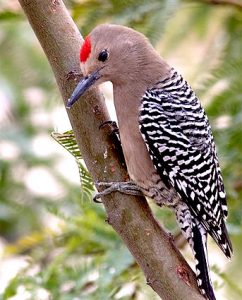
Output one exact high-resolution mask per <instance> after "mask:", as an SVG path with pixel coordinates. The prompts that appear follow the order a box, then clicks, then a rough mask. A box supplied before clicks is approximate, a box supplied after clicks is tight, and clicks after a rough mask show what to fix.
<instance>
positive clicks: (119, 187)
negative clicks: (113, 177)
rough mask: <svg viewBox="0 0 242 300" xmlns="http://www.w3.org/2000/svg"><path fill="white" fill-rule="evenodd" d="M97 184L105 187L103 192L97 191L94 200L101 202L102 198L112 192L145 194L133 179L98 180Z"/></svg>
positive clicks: (134, 194) (135, 194)
mask: <svg viewBox="0 0 242 300" xmlns="http://www.w3.org/2000/svg"><path fill="white" fill-rule="evenodd" d="M95 185H96V186H97V187H98V188H99V187H100V188H104V190H103V191H102V192H99V193H97V194H96V195H95V196H94V198H93V201H94V202H96V203H101V202H102V201H100V198H101V197H102V196H105V195H108V194H110V193H112V192H120V193H123V194H128V195H133V196H143V193H142V191H141V189H140V188H139V187H138V186H137V185H136V184H135V183H134V182H132V181H127V182H96V183H95Z"/></svg>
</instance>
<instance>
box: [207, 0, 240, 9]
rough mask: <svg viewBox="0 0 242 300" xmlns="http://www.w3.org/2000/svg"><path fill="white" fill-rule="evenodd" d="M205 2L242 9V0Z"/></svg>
mask: <svg viewBox="0 0 242 300" xmlns="http://www.w3.org/2000/svg"><path fill="white" fill-rule="evenodd" d="M204 2H206V3H208V4H212V5H226V6H231V7H232V6H233V7H236V8H239V9H242V1H236V0H205V1H204Z"/></svg>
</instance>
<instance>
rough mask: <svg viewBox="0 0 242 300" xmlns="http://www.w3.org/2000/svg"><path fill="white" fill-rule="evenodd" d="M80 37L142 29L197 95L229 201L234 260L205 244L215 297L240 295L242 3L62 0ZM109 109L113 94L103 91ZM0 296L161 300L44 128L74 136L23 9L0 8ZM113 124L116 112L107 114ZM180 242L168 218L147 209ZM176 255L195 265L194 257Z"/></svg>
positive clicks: (3, 4) (12, 4)
mask: <svg viewBox="0 0 242 300" xmlns="http://www.w3.org/2000/svg"><path fill="white" fill-rule="evenodd" d="M65 4H66V5H67V7H68V9H69V11H70V14H71V15H72V17H73V18H74V20H75V22H76V24H77V26H78V27H79V29H80V31H81V33H82V34H83V35H84V36H85V35H86V34H87V33H88V32H89V31H90V30H91V29H92V28H93V27H94V26H95V25H97V24H99V23H103V22H113V23H117V24H123V25H127V26H130V27H132V28H134V29H136V30H139V31H141V32H143V33H144V34H145V35H146V36H148V37H149V39H150V40H151V42H152V44H153V45H154V46H155V47H156V49H157V50H158V51H159V53H161V55H162V56H163V57H164V58H165V59H166V60H167V61H168V62H169V63H170V64H171V65H172V66H174V67H175V68H176V69H177V70H178V71H179V72H180V73H182V74H183V75H184V77H185V78H186V79H187V80H188V81H189V83H190V85H191V86H192V87H193V89H195V91H196V92H197V94H198V95H199V97H200V99H201V101H202V103H203V105H204V106H205V110H206V112H207V114H208V116H209V119H210V122H211V125H212V128H213V132H214V136H215V142H216V145H217V150H218V154H219V158H220V164H221V167H222V173H223V177H224V181H225V186H226V190H227V195H228V205H229V218H228V230H229V233H230V236H231V238H232V242H233V245H234V256H233V259H232V261H231V262H228V261H227V260H226V258H224V257H223V254H222V253H221V251H220V250H219V249H218V248H217V246H216V245H215V243H214V242H212V241H210V242H209V258H210V264H211V269H212V279H213V282H214V285H215V289H216V293H217V295H218V299H220V300H237V299H238V300H239V299H242V276H241V275H242V271H241V270H242V263H241V261H242V251H241V250H242V246H241V245H242V197H241V196H242V130H241V129H242V83H241V78H242V1H240V0H206V1H185V0H184V1H180V0H149V1H142V0H126V1H116V0H89V1H88V0H79V1H78V0H66V1H65ZM103 91H104V93H105V95H106V97H107V104H108V106H109V107H110V110H111V111H112V112H113V107H112V102H111V98H112V88H111V86H110V85H109V84H107V85H105V86H104V87H103ZM0 105H1V109H0V299H11V300H29V299H31V300H32V299H37V300H47V299H54V300H56V299H60V300H69V299H71V300H78V299H83V300H99V299H122V300H124V299H135V300H136V299H138V300H142V299H158V297H157V296H156V295H155V293H154V292H153V291H152V290H151V289H150V288H149V287H148V286H146V283H145V280H144V278H143V275H142V273H141V272H140V270H139V268H138V266H137V265H136V263H135V262H134V260H133V258H132V257H131V255H130V254H129V252H128V251H127V250H126V248H125V247H124V246H123V244H122V242H121V241H120V239H119V238H118V236H117V235H116V234H115V232H114V231H113V230H112V229H111V227H110V226H109V225H107V224H106V223H105V212H104V209H103V207H102V205H98V204H94V203H93V202H92V197H91V194H92V191H93V188H92V186H91V185H90V182H89V185H88V184H86V185H85V189H89V192H86V191H85V190H83V188H82V187H81V186H80V178H79V173H78V167H77V165H76V162H75V159H74V158H73V157H72V156H71V155H70V154H69V153H68V152H67V151H66V150H65V149H64V148H63V147H61V146H60V145H59V144H58V143H57V142H56V141H55V140H54V139H53V138H52V137H51V132H53V131H55V132H65V131H66V130H69V129H70V124H69V122H68V120H67V117H66V113H65V109H64V107H63V104H62V100H61V97H60V94H59V92H58V89H57V86H56V83H55V80H54V76H53V74H52V71H51V69H50V67H49V65H48V62H47V59H46V57H45V55H44V53H43V51H42V49H41V47H40V45H39V43H38V41H37V39H36V37H35V35H34V34H33V32H32V30H31V28H30V25H29V24H28V22H27V21H26V18H25V16H24V14H23V12H22V10H21V8H20V6H19V4H18V1H16V0H12V1H7V0H0ZM113 118H115V116H113ZM150 204H151V206H152V209H153V211H154V213H155V214H156V216H157V217H158V218H159V220H160V222H161V223H162V224H164V225H165V226H166V228H167V229H168V230H169V231H170V232H172V233H173V234H175V235H177V234H178V229H177V225H176V222H175V219H174V216H173V214H172V213H171V212H170V211H169V210H167V209H159V208H157V207H155V205H153V204H152V203H150ZM180 246H181V251H182V252H183V254H184V255H185V257H186V258H187V260H188V261H189V263H190V264H191V266H193V263H194V262H193V259H192V254H191V251H190V249H189V248H188V247H187V246H186V245H185V244H184V243H181V245H180Z"/></svg>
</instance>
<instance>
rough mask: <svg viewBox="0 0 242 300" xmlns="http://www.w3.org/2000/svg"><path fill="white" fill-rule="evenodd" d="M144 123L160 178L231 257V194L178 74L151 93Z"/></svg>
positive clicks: (202, 117)
mask: <svg viewBox="0 0 242 300" xmlns="http://www.w3.org/2000/svg"><path fill="white" fill-rule="evenodd" d="M139 124H140V131H141V133H142V136H143V139H144V141H145V143H146V145H147V148H148V150H149V153H150V156H151V159H152V161H153V163H154V166H155V168H156V170H157V172H158V174H159V175H160V176H161V177H162V179H163V180H164V181H165V182H167V184H171V185H172V186H173V187H174V188H175V189H176V191H177V192H178V194H179V195H180V196H181V199H182V201H184V202H185V203H186V204H187V205H188V207H189V209H190V210H191V212H192V214H193V216H194V218H195V219H197V220H198V221H199V222H201V223H202V225H203V226H204V228H205V229H206V231H207V232H208V233H209V234H210V235H211V236H212V237H213V239H214V240H215V241H216V243H217V244H218V245H219V247H220V248H221V249H222V251H223V252H224V253H225V255H226V256H227V257H230V256H231V252H232V245H231V242H230V240H229V237H228V234H227V230H226V227H225V223H224V219H225V218H226V216H227V204H226V196H225V191H224V186H223V181H222V176H221V172H220V168H219V163H218V159H217V155H216V151H215V145H214V141H213V137H212V133H211V128H210V125H209V122H208V119H207V116H206V114H205V112H204V110H203V109H202V107H201V105H200V102H199V100H198V98H197V97H196V95H195V93H194V92H193V91H192V90H191V88H190V87H189V86H188V84H187V83H186V81H184V79H183V78H182V77H181V76H180V75H178V74H177V73H176V72H175V71H174V72H173V75H172V76H171V77H170V78H168V79H167V80H164V81H162V82H160V83H158V84H157V85H156V86H155V87H154V88H152V89H149V90H147V91H146V93H145V95H144V96H143V98H142V100H141V106H140V115H139Z"/></svg>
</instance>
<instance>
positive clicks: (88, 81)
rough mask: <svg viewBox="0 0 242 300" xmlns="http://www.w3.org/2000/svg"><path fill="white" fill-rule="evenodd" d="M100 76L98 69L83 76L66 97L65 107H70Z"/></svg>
mask: <svg viewBox="0 0 242 300" xmlns="http://www.w3.org/2000/svg"><path fill="white" fill-rule="evenodd" d="M100 77H101V75H100V73H99V70H98V71H95V72H93V73H92V74H90V75H89V76H87V77H85V78H83V79H82V80H81V81H80V82H79V83H78V85H77V86H76V88H75V89H74V91H73V93H72V95H71V97H70V98H69V99H68V101H67V104H66V108H69V109H70V108H71V107H72V105H73V104H74V103H75V102H76V101H77V100H78V99H79V98H80V97H81V96H82V95H83V94H84V93H85V91H86V90H88V89H89V88H90V87H91V86H92V85H93V84H94V83H95V82H96V81H97V80H98V79H99V78H100Z"/></svg>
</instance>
